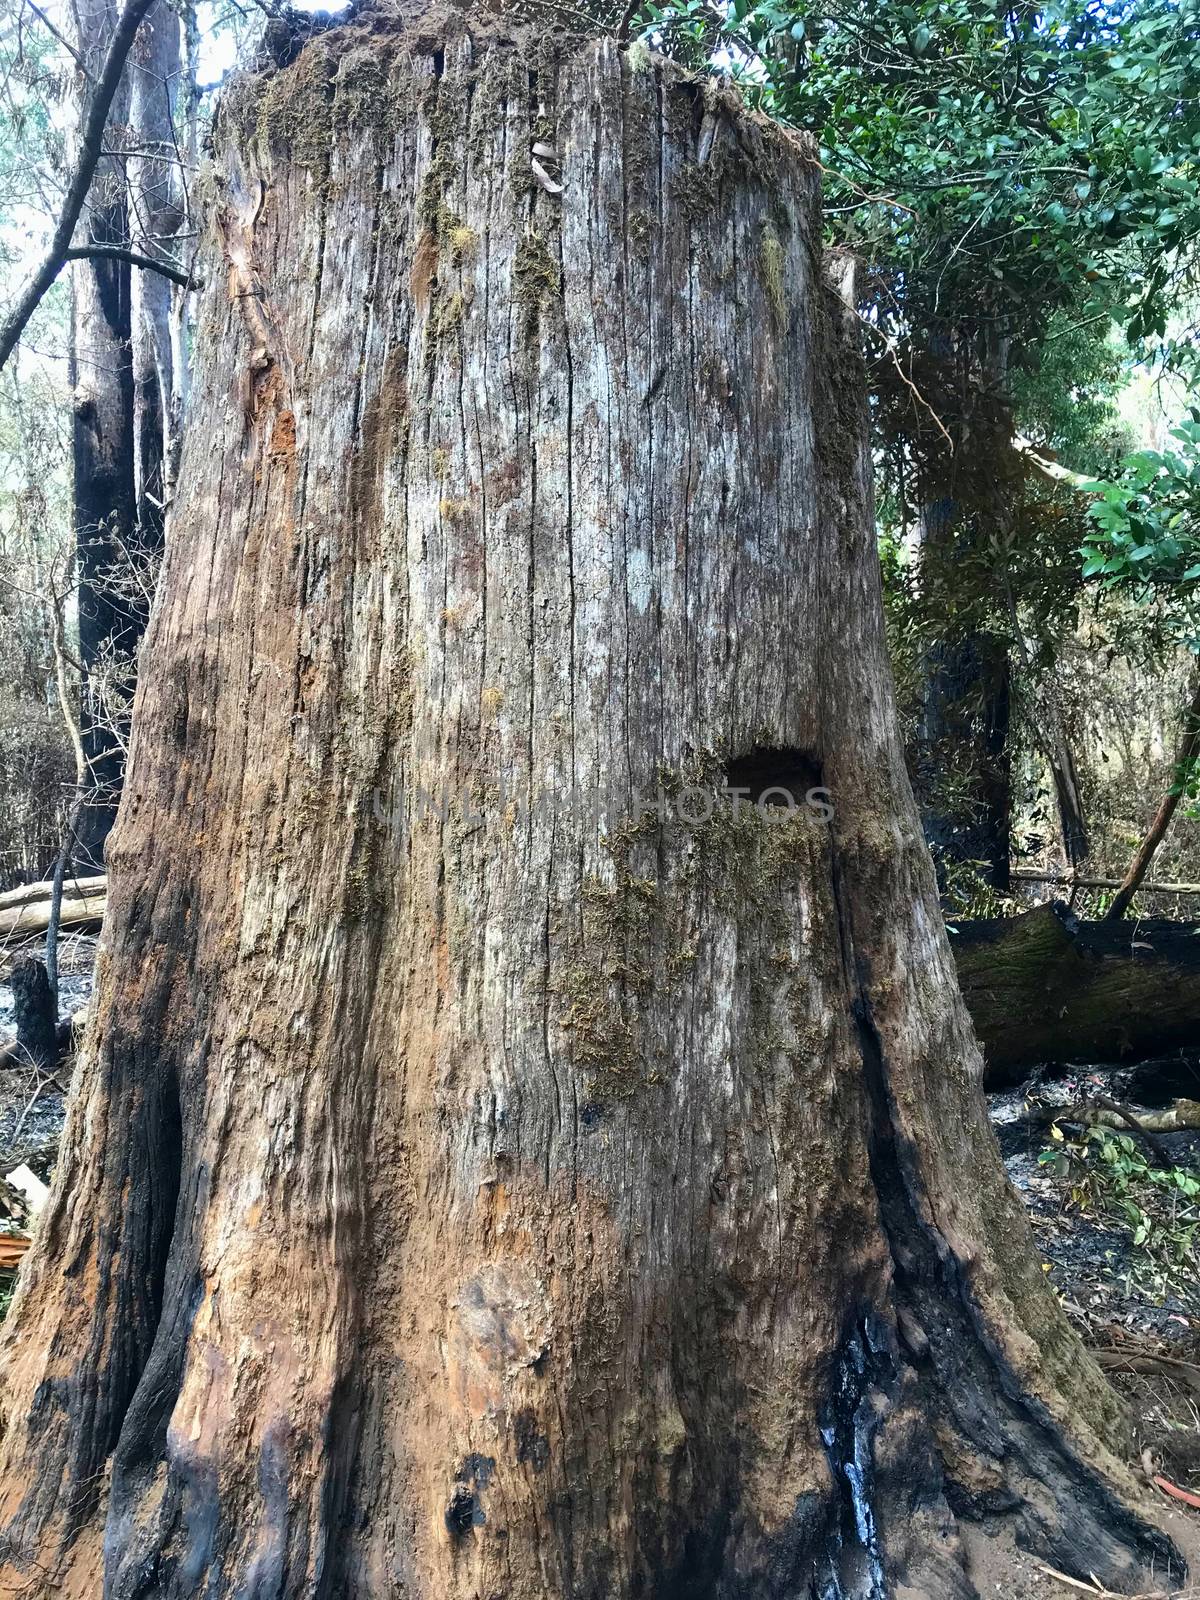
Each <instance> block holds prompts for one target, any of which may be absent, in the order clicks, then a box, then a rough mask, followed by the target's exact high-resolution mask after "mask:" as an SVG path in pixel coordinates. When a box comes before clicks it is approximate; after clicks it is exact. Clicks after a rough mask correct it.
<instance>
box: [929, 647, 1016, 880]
mask: <svg viewBox="0 0 1200 1600" xmlns="http://www.w3.org/2000/svg"><path fill="white" fill-rule="evenodd" d="M1010 702H1011V692H1010V664H1009V657H1008V650H1007V647H1006V646H1005V645H1004V643H1003V641H1002V640H999V639H996V638H994V637H993V636H991V635H990V634H979V635H976V636H974V637H971V638H968V639H963V640H959V641H957V642H955V643H950V644H942V645H938V646H937V647H936V648H935V649H934V650H932V651H930V653H929V657H928V676H927V679H926V682H925V685H924V700H923V705H922V718H921V728H920V749H919V755H918V771H917V785H918V790H919V793H920V794H921V795H923V797H924V804H923V805H922V821H923V823H924V825H925V837H926V839H927V840H928V841H929V847H930V850H931V851H932V853H933V859H934V863H935V865H937V866H938V868H939V876H940V877H942V878H943V879H944V877H945V873H946V870H947V868H948V867H950V866H951V865H953V864H960V863H966V862H977V863H979V864H981V865H982V867H983V868H984V871H985V874H986V877H987V879H988V881H989V882H990V883H991V885H992V887H993V888H996V889H1000V890H1006V889H1007V888H1008V886H1009V859H1010V852H1011V836H1012V823H1011V812H1012V792H1011V791H1012V777H1011V770H1010V768H1011V763H1010V756H1009V750H1008V733H1009V721H1010Z"/></svg>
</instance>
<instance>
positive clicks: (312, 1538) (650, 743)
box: [0, 17, 1170, 1600]
mask: <svg viewBox="0 0 1200 1600" xmlns="http://www.w3.org/2000/svg"><path fill="white" fill-rule="evenodd" d="M535 144H537V145H546V146H549V147H550V148H551V149H553V150H554V151H555V152H556V153H557V156H558V158H559V159H558V161H557V162H553V161H551V165H552V166H553V170H554V171H555V173H556V175H557V176H556V179H555V181H554V184H553V185H552V187H558V186H560V187H561V194H554V193H551V192H550V189H549V188H547V187H546V186H545V185H544V184H543V183H542V182H541V181H540V180H539V179H538V178H537V175H536V173H535V172H534V171H533V169H532V166H531V162H532V160H533V159H534V149H533V147H534V145H535ZM538 159H541V160H543V161H550V160H551V158H549V157H545V158H538ZM216 160H217V164H218V174H219V176H218V177H217V178H215V179H214V182H213V191H214V193H215V195H216V202H215V206H216V209H215V213H214V216H213V218H212V233H211V237H210V240H209V244H208V248H207V259H206V261H205V262H204V263H203V265H202V275H203V277H204V281H205V283H206V285H207V288H206V290H205V295H204V303H203V310H202V317H201V329H200V332H201V342H202V352H201V356H200V360H199V370H198V373H197V381H196V388H195V391H194V399H193V409H192V413H191V423H190V429H189V434H188V438H187V441H186V444H185V451H184V462H183V468H182V476H181V480H180V485H179V492H178V495H177V502H176V503H177V505H178V507H179V508H180V509H179V512H178V519H177V521H176V522H175V524H174V526H173V528H172V531H171V536H170V538H169V540H168V548H167V558H166V568H165V572H164V575H163V581H162V587H161V590H160V598H159V601H158V604H157V607H156V611H155V616H154V619H153V622H152V625H151V630H150V634H149V637H148V640H147V644H146V650H145V655H144V657H143V667H142V672H141V675H140V677H141V682H140V686H139V701H138V710H137V718H136V727H137V732H136V735H135V740H134V748H133V752H132V756H131V764H130V771H129V775H128V780H127V784H126V789H125V794H124V799H123V803H122V809H121V815H120V818H119V821H118V824H117V827H116V830H115V832H114V834H113V836H112V837H111V838H110V840H109V847H108V860H109V864H110V896H109V898H110V909H109V917H108V922H107V929H106V934H105V940H104V946H103V950H102V955H101V961H100V971H99V983H98V989H97V994H96V1000H95V1012H96V1015H95V1018H94V1020H93V1022H92V1024H91V1025H90V1029H89V1034H88V1042H87V1044H86V1045H85V1047H84V1051H83V1056H82V1061H81V1065H80V1068H79V1072H78V1075H77V1088H76V1094H75V1098H74V1102H73V1106H72V1110H71V1113H70V1117H69V1121H68V1126H67V1130H66V1133H65V1136H64V1154H63V1159H62V1162H61V1164H60V1177H59V1180H58V1183H57V1186H56V1189H55V1192H54V1195H53V1197H52V1199H51V1201H50V1204H49V1206H48V1208H47V1211H46V1213H45V1215H44V1218H43V1221H42V1224H41V1228H40V1231H39V1237H38V1241H37V1242H36V1243H35V1246H34V1248H33V1251H32V1252H31V1257H30V1260H29V1262H28V1263H27V1267H26V1269H25V1278H26V1282H25V1286H24V1289H23V1292H22V1295H21V1297H20V1298H19V1300H18V1303H17V1305H16V1307H15V1309H14V1312H13V1314H12V1316H11V1318H10V1320H9V1322H8V1323H7V1324H6V1326H5V1330H4V1345H3V1378H4V1386H5V1417H6V1426H5V1430H4V1434H3V1437H2V1439H0V1510H2V1512H3V1521H4V1527H5V1530H6V1532H7V1535H8V1539H9V1543H8V1544H6V1546H5V1548H6V1549H7V1550H9V1551H11V1552H12V1554H13V1561H14V1565H15V1566H17V1567H20V1565H21V1563H22V1562H24V1563H25V1566H26V1570H27V1571H28V1570H30V1568H29V1563H30V1562H32V1561H34V1560H37V1561H38V1562H39V1563H40V1566H39V1569H38V1572H39V1581H40V1578H41V1575H42V1574H44V1573H45V1572H46V1571H50V1572H52V1573H53V1574H54V1575H55V1576H56V1578H60V1579H61V1580H62V1582H63V1583H64V1585H65V1588H64V1592H67V1593H73V1594H77V1595H83V1594H87V1595H89V1596H92V1595H95V1594H97V1593H99V1592H100V1590H101V1582H103V1592H104V1594H105V1596H106V1600H142V1597H148V1596H150V1595H153V1596H155V1597H156V1600H194V1597H195V1596H197V1595H199V1594H204V1595H205V1596H206V1597H208V1600H226V1597H231V1596H235V1595H238V1596H251V1595H253V1596H267V1595H270V1596H272V1597H273V1600H300V1597H305V1600H312V1597H315V1596H318V1595H326V1596H329V1595H337V1596H338V1597H339V1600H341V1597H345V1600H392V1597H394V1596H397V1595H400V1594H404V1595H407V1596H411V1597H413V1600H475V1597H489V1600H491V1597H494V1596H499V1595H503V1596H504V1597H505V1600H546V1597H547V1596H563V1597H566V1596H572V1597H576V1600H601V1597H605V1600H634V1597H635V1596H654V1597H655V1600H670V1597H679V1600H682V1597H684V1596H687V1597H693V1596H694V1597H697V1600H701V1597H703V1600H734V1597H737V1600H783V1597H784V1596H787V1597H789V1600H791V1597H794V1596H796V1595H799V1594H810V1593H819V1594H833V1593H841V1594H847V1595H850V1594H852V1595H855V1596H867V1595H873V1596H878V1595H882V1594H883V1593H884V1592H885V1591H886V1592H889V1593H901V1592H903V1593H908V1594H912V1595H913V1596H930V1597H933V1596H936V1597H937V1600H968V1597H971V1596H975V1595H976V1594H977V1592H978V1591H977V1590H976V1587H975V1585H974V1583H973V1581H972V1578H971V1575H970V1573H969V1571H968V1570H967V1564H966V1553H965V1548H964V1545H963V1542H962V1541H961V1539H960V1535H959V1529H958V1520H957V1519H960V1518H966V1519H970V1518H978V1519H982V1521H983V1522H984V1523H985V1524H986V1525H987V1526H992V1525H994V1524H995V1523H996V1521H997V1519H999V1520H1000V1521H1004V1520H1006V1519H1007V1520H1009V1521H1012V1522H1013V1523H1015V1526H1016V1529H1017V1532H1018V1536H1019V1538H1020V1539H1021V1540H1022V1541H1023V1542H1024V1543H1026V1544H1028V1545H1030V1546H1032V1547H1033V1548H1035V1549H1036V1550H1038V1551H1040V1552H1041V1553H1042V1554H1043V1555H1045V1556H1046V1557H1047V1558H1048V1559H1050V1560H1052V1561H1053V1562H1054V1564H1055V1565H1057V1566H1058V1567H1060V1568H1063V1569H1069V1570H1071V1571H1077V1572H1086V1571H1095V1572H1096V1573H1097V1575H1098V1576H1099V1577H1100V1578H1101V1579H1102V1580H1104V1581H1107V1582H1110V1583H1112V1584H1114V1585H1115V1584H1125V1585H1127V1586H1128V1588H1129V1590H1130V1591H1131V1592H1132V1591H1133V1590H1136V1589H1138V1588H1145V1587H1147V1583H1146V1581H1144V1577H1145V1569H1147V1568H1148V1567H1149V1566H1150V1565H1152V1564H1153V1565H1155V1572H1156V1576H1157V1575H1158V1574H1159V1573H1161V1571H1162V1570H1163V1566H1164V1563H1165V1562H1167V1561H1168V1560H1169V1555H1170V1552H1169V1550H1168V1549H1167V1548H1166V1546H1165V1544H1164V1542H1163V1541H1162V1539H1161V1538H1160V1537H1159V1536H1158V1535H1156V1534H1153V1533H1151V1532H1150V1531H1149V1530H1148V1529H1147V1528H1146V1527H1145V1525H1144V1524H1143V1523H1142V1522H1141V1521H1140V1520H1139V1519H1138V1517H1137V1516H1136V1515H1135V1514H1134V1513H1133V1511H1131V1509H1130V1499H1129V1498H1128V1497H1130V1496H1132V1495H1133V1494H1134V1493H1135V1491H1134V1488H1133V1484H1132V1480H1130V1479H1128V1478H1125V1477H1122V1474H1121V1469H1120V1468H1119V1467H1118V1466H1117V1464H1116V1461H1115V1459H1114V1457H1112V1456H1111V1455H1109V1454H1108V1453H1107V1448H1108V1447H1109V1446H1113V1447H1116V1448H1117V1449H1121V1448H1123V1444H1124V1439H1125V1434H1124V1432H1123V1420H1122V1414H1121V1412H1120V1410H1119V1408H1118V1404H1117V1401H1116V1400H1115V1398H1114V1396H1113V1395H1112V1393H1111V1391H1110V1390H1109V1389H1108V1388H1107V1386H1106V1385H1104V1383H1103V1382H1102V1380H1101V1379H1100V1376H1099V1374H1098V1372H1097V1370H1096V1369H1095V1367H1094V1366H1093V1365H1092V1364H1091V1363H1090V1362H1089V1361H1088V1360H1087V1358H1086V1357H1085V1355H1084V1353H1083V1351H1082V1349H1081V1347H1080V1346H1079V1344H1078V1342H1077V1341H1076V1339H1075V1338H1074V1336H1073V1334H1072V1333H1071V1331H1070V1328H1069V1326H1068V1325H1067V1322H1066V1320H1065V1317H1064V1314H1063V1313H1062V1311H1061V1309H1060V1308H1059V1306H1058V1304H1057V1302H1056V1300H1055V1297H1054V1295H1053V1293H1052V1291H1051V1290H1050V1289H1049V1288H1048V1286H1047V1285H1046V1283H1045V1279H1044V1274H1043V1273H1042V1271H1041V1268H1040V1264H1039V1261H1038V1259H1037V1256H1036V1253H1035V1251H1034V1248H1033V1244H1032V1239H1031V1236H1030V1233H1029V1228H1028V1223H1027V1219H1026V1217H1025V1213H1024V1210H1023V1208H1022V1205H1021V1202H1020V1200H1019V1199H1018V1197H1017V1196H1016V1195H1015V1194H1014V1193H1013V1191H1012V1190H1011V1189H1010V1188H1009V1186H1008V1185H1007V1183H1006V1182H1005V1179H1004V1175H1003V1170H1002V1166H1001V1163H1000V1160H999V1154H998V1151H997V1148H996V1145H995V1141H994V1138H993V1135H992V1133H991V1130H990V1127H989V1125H988V1121H987V1117H986V1112H985V1107H984V1103H983V1096H982V1092H981V1088H980V1082H979V1078H980V1062H979V1057H978V1054H977V1051H976V1048H975V1045H974V1042H973V1039H972V1037H971V1032H970V1025H969V1021H968V1018H967V1015H966V1012H965V1010H964V1008H963V1006H962V1004H961V1002H960V1000H959V998H958V995H957V992H956V990H955V986H954V975H953V965H952V962H951V957H950V953H949V948H948V945H947V941H946V938H945V934H944V931H943V928H942V922H941V918H940V916H939V914H938V909H937V900H936V889H935V884H934V879H933V873H932V869H931V866H930V862H929V858H928V855H927V852H926V850H925V847H924V844H923V841H922V838H921V830H920V826H919V823H918V819H917V816H916V812H915V808H914V806H913V802H912V797H911V794H910V791H909V786H908V782H907V778H906V776H905V772H904V766H903V760H902V754H901V750H900V744H899V739H898V733H897V726H896V719H895V713H894V707H893V702H892V694H891V689H890V677H889V672H888V666H887V660H886V652H885V647H884V640H883V632H882V608H881V601H880V589H879V573H878V565H877V558H876V554H875V547H874V522H873V516H872V508H871V503H870V489H869V484H870V452H869V447H868V439H867V427H866V408H865V402H864V392H863V376H862V372H861V365H860V362H859V360H858V356H857V349H856V345H857V334H856V329H855V324H854V322H853V319H852V318H849V317H844V316H843V314H842V311H841V308H840V307H839V304H838V302H837V301H836V299H835V298H834V297H833V296H832V294H830V293H829V292H828V291H827V290H826V288H825V286H824V284H823V282H822V277H821V248H820V241H821V218H820V211H819V195H818V181H819V167H818V164H817V161H816V154H815V150H814V148H813V147H812V146H811V145H810V144H809V143H808V142H806V141H805V140H802V139H800V140H797V139H792V138H789V137H786V136H784V135H783V134H781V133H780V132H778V131H777V130H774V129H771V128H770V127H768V126H766V125H765V124H763V123H761V122H759V121H756V120H755V119H753V118H751V117H748V116H746V115H744V114H743V113H741V112H739V111H738V110H736V109H735V108H734V107H733V106H732V105H731V104H730V102H729V101H728V100H727V99H726V98H725V97H724V96H723V95H722V94H720V93H717V92H715V91H714V90H713V89H712V88H711V86H710V87H705V86H703V85H701V84H699V83H696V82H693V81H689V80H688V79H686V78H685V77H684V76H683V75H681V74H680V73H679V72H678V71H676V70H673V69H672V68H670V67H668V66H664V65H662V64H656V63H654V62H652V61H651V59H650V58H649V57H648V56H647V55H646V54H645V52H644V51H641V52H632V53H630V54H625V53H623V52H622V51H621V50H619V49H618V48H617V46H616V44H615V43H614V41H613V40H611V39H601V40H598V41H592V42H587V43H580V42H578V41H576V42H574V43H570V44H567V43H564V42H562V41H559V40H555V39H552V38H549V37H544V38H541V39H539V40H537V41H534V42H531V43H522V42H521V40H520V39H519V38H517V37H515V36H514V32H513V30H512V29H509V28H507V25H504V26H501V25H500V24H496V23H494V22H490V23H483V24H480V25H478V26H475V25H474V24H472V25H471V31H470V32H468V31H466V30H465V29H464V26H463V24H462V23H461V21H459V22H455V23H452V24H445V25H442V26H434V25H432V24H430V25H426V26H424V27H422V25H420V24H419V23H414V22H413V21H412V19H411V18H410V19H408V21H407V22H406V23H405V24H404V26H403V27H401V26H399V25H396V26H395V27H394V28H389V26H388V25H387V23H386V20H385V19H382V18H379V17H376V18H374V19H373V20H370V21H368V22H366V23H361V24H354V25H350V26H348V27H344V28H342V29H339V30H335V31H332V32H330V33H327V34H324V35H322V36H321V37H319V38H318V39H316V40H315V41H314V42H312V43H311V44H309V45H308V46H307V48H305V49H304V50H303V52H302V53H301V54H300V55H299V57H298V59H297V60H296V61H295V62H294V63H293V64H292V65H290V66H288V67H287V68H286V69H284V70H282V71H279V72H277V73H274V74H271V75H268V76H266V77H264V78H260V79H259V80H257V81H252V82H250V83H248V84H246V85H245V86H244V87H243V88H242V89H241V90H240V91H238V92H237V94H235V95H234V96H233V97H232V98H231V99H229V100H228V101H227V102H226V104H225V107H224V110H223V112H222V114H221V118H220V121H219V126H218V128H217V131H216ZM844 266H845V264H844V263H840V264H839V271H844ZM727 771H729V772H732V773H733V774H734V775H736V776H738V777H753V785H751V784H750V783H747V784H745V785H744V786H745V787H751V786H753V787H756V788H758V789H759V790H761V789H764V788H766V787H768V786H769V780H770V779H772V778H777V779H778V781H779V784H780V786H781V787H786V788H787V790H788V792H789V794H790V793H792V792H794V790H797V789H798V790H800V791H801V792H802V793H806V792H807V789H808V787H809V786H813V787H823V788H824V789H825V790H827V791H828V793H829V794H830V795H831V796H832V800H833V805H834V816H833V820H832V822H831V823H829V824H826V823H824V822H822V821H821V820H820V814H819V813H818V812H815V811H811V810H809V808H807V807H806V806H805V805H803V804H801V805H799V806H797V807H796V809H795V811H794V812H789V811H788V809H787V807H786V806H784V807H781V808H780V811H779V812H775V813H772V812H770V811H769V810H768V809H767V808H766V807H765V806H764V810H763V811H762V812H760V811H759V810H758V808H757V807H756V806H754V805H752V804H747V803H744V802H743V803H742V805H741V806H740V809H739V810H738V811H737V812H735V810H734V806H733V802H732V800H731V799H730V798H728V797H722V796H721V795H720V793H719V791H720V790H721V789H722V786H723V785H722V779H723V776H724V775H725V773H726V772H727ZM660 782H661V783H662V784H663V787H664V809H665V815H662V816H660V815H659V812H658V810H657V808H656V805H655V798H656V797H655V790H656V787H657V785H658V784H659V783H660ZM689 785H690V786H691V787H692V789H693V791H694V792H693V793H692V794H691V795H690V796H685V794H684V793H682V792H681V790H683V789H686V788H687V786H689ZM443 788H445V789H446V791H447V793H448V806H447V810H446V813H445V815H444V816H443V815H441V814H440V813H439V811H438V809H437V806H436V800H437V797H438V796H439V795H440V794H441V793H442V791H443ZM531 793H532V798H533V799H534V800H538V799H539V798H540V799H541V804H540V805H539V806H538V807H537V809H536V810H531V809H530V806H529V800H530V798H531ZM573 793H574V794H575V795H577V796H579V797H580V799H579V801H578V803H576V802H573V801H572V799H571V798H570V797H571V796H572V794H573ZM595 795H603V796H606V797H608V801H609V811H608V815H607V817H604V818H598V817H597V816H596V815H594V814H593V807H592V805H591V803H590V800H591V797H592V796H595ZM431 797H432V800H433V802H434V803H433V805H432V806H431V805H430V803H429V801H430V798H431ZM545 797H550V798H548V799H547V798H545ZM697 797H698V798H697ZM706 797H707V799H708V800H711V802H712V804H711V810H710V809H709V807H708V806H706V804H705V801H706ZM777 798H782V797H780V796H778V795H777ZM676 802H678V805H677V804H676ZM685 807H686V813H687V816H688V817H690V818H691V819H692V820H685V817H684V810H685ZM952 1506H953V1510H952V1509H951V1507H952ZM992 1592H993V1586H991V1585H989V1588H988V1593H989V1594H990V1593H992Z"/></svg>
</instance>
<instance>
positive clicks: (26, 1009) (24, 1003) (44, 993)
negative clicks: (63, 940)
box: [9, 959, 58, 1071]
mask: <svg viewBox="0 0 1200 1600" xmlns="http://www.w3.org/2000/svg"><path fill="white" fill-rule="evenodd" d="M9 982H10V984H11V985H12V995H13V1019H14V1021H15V1022H16V1025H17V1050H16V1061H17V1062H18V1063H21V1062H25V1063H30V1064H32V1065H33V1066H35V1067H42V1068H44V1069H45V1070H47V1071H49V1070H50V1069H51V1068H52V1067H53V1066H54V1065H55V1063H56V1062H57V1060H58V1006H57V1005H56V1004H55V1000H54V990H53V989H52V988H51V986H50V977H49V974H48V973H47V971H46V967H45V964H44V962H41V961H35V960H32V959H27V960H24V961H18V962H17V963H16V965H15V966H14V967H13V970H12V977H11V978H10V980H9Z"/></svg>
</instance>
